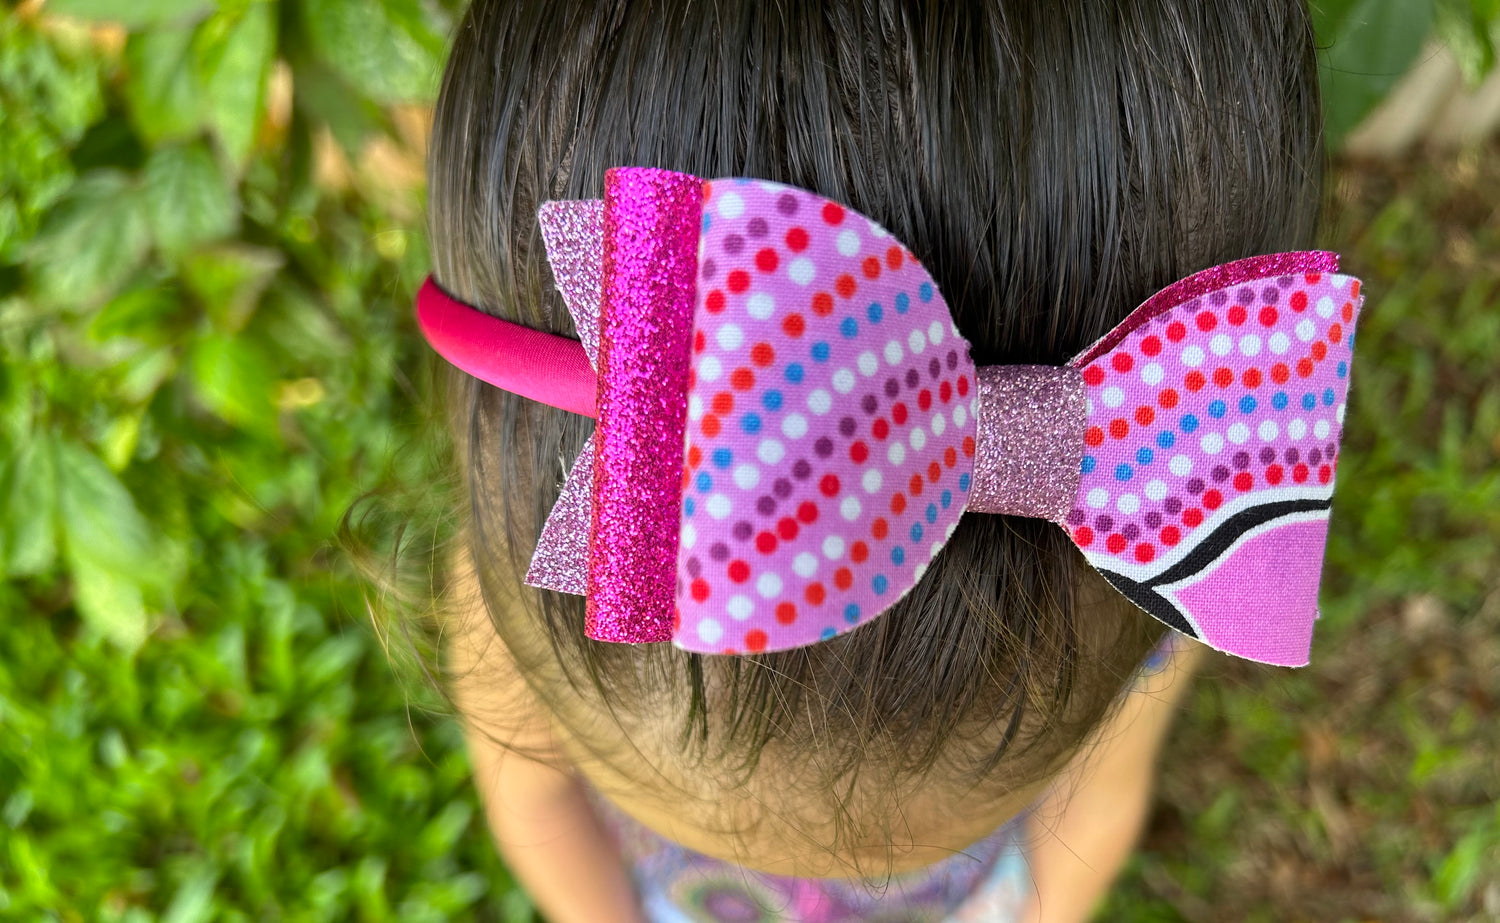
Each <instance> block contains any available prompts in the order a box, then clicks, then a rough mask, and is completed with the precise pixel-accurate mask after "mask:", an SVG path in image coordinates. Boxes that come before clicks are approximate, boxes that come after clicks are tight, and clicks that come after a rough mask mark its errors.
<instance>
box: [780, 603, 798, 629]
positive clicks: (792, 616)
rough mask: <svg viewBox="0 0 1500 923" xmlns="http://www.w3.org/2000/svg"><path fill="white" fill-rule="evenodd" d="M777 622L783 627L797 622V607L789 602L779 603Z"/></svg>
mask: <svg viewBox="0 0 1500 923" xmlns="http://www.w3.org/2000/svg"><path fill="white" fill-rule="evenodd" d="M776 621H778V622H780V623H781V624H783V625H790V624H792V623H793V622H795V621H797V607H796V606H794V605H792V604H791V603H788V602H780V603H777V604H776Z"/></svg>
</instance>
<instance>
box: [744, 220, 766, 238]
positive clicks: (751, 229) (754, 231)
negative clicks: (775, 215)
mask: <svg viewBox="0 0 1500 923" xmlns="http://www.w3.org/2000/svg"><path fill="white" fill-rule="evenodd" d="M767 230H769V228H767V226H766V219H764V218H762V217H760V216H759V215H757V216H756V217H754V218H751V219H750V223H749V224H747V225H745V233H747V234H749V235H750V236H751V237H765V236H766V231H767Z"/></svg>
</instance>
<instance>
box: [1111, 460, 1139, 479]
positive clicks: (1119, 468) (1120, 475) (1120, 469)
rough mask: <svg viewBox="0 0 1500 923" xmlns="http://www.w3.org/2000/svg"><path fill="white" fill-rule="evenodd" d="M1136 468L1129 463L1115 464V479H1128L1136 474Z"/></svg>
mask: <svg viewBox="0 0 1500 923" xmlns="http://www.w3.org/2000/svg"><path fill="white" fill-rule="evenodd" d="M1134 474H1135V470H1134V469H1132V468H1131V467H1130V466H1129V465H1125V464H1121V465H1116V466H1115V480H1117V481H1128V480H1130V479H1131V477H1132V476H1134Z"/></svg>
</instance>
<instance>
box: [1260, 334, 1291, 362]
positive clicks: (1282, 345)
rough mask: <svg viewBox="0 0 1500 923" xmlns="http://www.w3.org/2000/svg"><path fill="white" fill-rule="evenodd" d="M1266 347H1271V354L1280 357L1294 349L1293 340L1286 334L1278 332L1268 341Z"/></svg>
mask: <svg viewBox="0 0 1500 923" xmlns="http://www.w3.org/2000/svg"><path fill="white" fill-rule="evenodd" d="M1266 345H1267V346H1269V347H1271V352H1273V353H1275V354H1276V355H1278V356H1280V355H1283V354H1285V353H1286V351H1287V350H1289V349H1291V348H1292V340H1291V338H1290V337H1288V336H1287V335H1286V334H1285V333H1283V332H1282V331H1280V330H1278V331H1276V332H1275V333H1273V334H1271V336H1270V337H1269V338H1268V339H1267V340H1266Z"/></svg>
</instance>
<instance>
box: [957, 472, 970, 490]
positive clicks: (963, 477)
mask: <svg viewBox="0 0 1500 923" xmlns="http://www.w3.org/2000/svg"><path fill="white" fill-rule="evenodd" d="M958 489H959V490H961V491H963V492H964V493H968V492H969V472H967V471H965V472H964V473H963V474H960V475H959V476H958Z"/></svg>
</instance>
